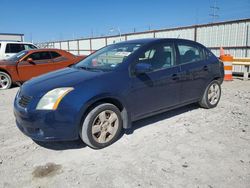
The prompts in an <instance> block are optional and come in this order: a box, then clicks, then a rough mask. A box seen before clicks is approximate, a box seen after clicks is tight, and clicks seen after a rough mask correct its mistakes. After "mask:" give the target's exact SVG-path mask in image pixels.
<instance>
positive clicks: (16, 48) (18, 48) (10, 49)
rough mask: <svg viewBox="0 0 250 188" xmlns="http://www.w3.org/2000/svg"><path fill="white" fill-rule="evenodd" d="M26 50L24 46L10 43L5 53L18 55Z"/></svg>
mask: <svg viewBox="0 0 250 188" xmlns="http://www.w3.org/2000/svg"><path fill="white" fill-rule="evenodd" d="M23 50H24V45H23V44H12V43H9V44H7V45H6V49H5V53H18V52H21V51H23Z"/></svg>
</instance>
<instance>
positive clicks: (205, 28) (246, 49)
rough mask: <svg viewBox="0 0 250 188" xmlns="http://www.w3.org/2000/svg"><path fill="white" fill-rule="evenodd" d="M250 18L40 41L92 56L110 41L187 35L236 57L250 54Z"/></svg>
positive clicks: (211, 47) (184, 36)
mask: <svg viewBox="0 0 250 188" xmlns="http://www.w3.org/2000/svg"><path fill="white" fill-rule="evenodd" d="M249 27H250V18H249V19H241V20H233V21H225V22H218V23H210V24H201V25H192V26H187V27H178V28H167V29H160V30H153V31H145V32H138V33H127V34H122V35H121V36H119V35H116V36H107V37H96V38H86V39H76V40H65V41H54V42H45V43H40V44H38V45H39V46H40V47H52V48H59V49H63V50H67V51H70V52H71V53H73V54H76V55H88V54H90V53H91V52H93V51H95V50H98V49H99V48H101V47H104V46H106V45H108V44H112V43H114V42H119V41H125V40H130V39H139V38H177V37H178V38H183V39H190V40H194V41H197V42H200V43H202V44H203V45H205V46H206V47H208V48H210V49H211V50H212V51H213V52H214V53H215V54H216V55H217V56H218V55H219V49H220V47H223V48H224V49H225V52H226V53H230V54H231V55H233V56H235V57H250V45H249V41H250V31H249V30H250V28H249Z"/></svg>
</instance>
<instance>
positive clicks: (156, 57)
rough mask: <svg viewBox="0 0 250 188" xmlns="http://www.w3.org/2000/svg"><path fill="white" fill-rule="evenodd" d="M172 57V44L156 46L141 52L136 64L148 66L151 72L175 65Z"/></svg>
mask: <svg viewBox="0 0 250 188" xmlns="http://www.w3.org/2000/svg"><path fill="white" fill-rule="evenodd" d="M174 57H175V56H174V48H173V45H172V44H170V43H166V44H158V45H155V46H153V47H151V48H150V49H148V50H146V51H145V52H143V53H142V54H141V55H140V56H139V59H138V61H137V63H146V64H150V65H151V66H152V69H153V70H158V69H164V68H168V67H171V66H173V65H175V62H174Z"/></svg>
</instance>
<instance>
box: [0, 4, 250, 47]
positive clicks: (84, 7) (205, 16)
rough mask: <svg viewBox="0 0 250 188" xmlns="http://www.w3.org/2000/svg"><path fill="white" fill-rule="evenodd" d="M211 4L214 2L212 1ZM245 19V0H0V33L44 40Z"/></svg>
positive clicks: (249, 12)
mask: <svg viewBox="0 0 250 188" xmlns="http://www.w3.org/2000/svg"><path fill="white" fill-rule="evenodd" d="M215 2H217V3H216V5H215ZM211 6H214V7H218V8H219V9H218V10H217V9H216V11H215V14H216V15H218V16H219V17H218V18H217V17H216V19H215V21H227V20H235V19H244V18H250V0H186V1H185V0H123V1H122V0H0V10H1V16H0V33H22V34H24V35H25V36H24V38H25V40H26V41H33V42H45V41H55V40H67V39H75V38H86V37H91V36H107V35H117V34H119V31H120V32H121V33H128V32H134V31H136V32H137V31H147V30H150V29H163V28H170V27H178V26H188V25H194V24H203V23H211V22H213V19H212V17H211V16H209V14H213V11H212V9H211Z"/></svg>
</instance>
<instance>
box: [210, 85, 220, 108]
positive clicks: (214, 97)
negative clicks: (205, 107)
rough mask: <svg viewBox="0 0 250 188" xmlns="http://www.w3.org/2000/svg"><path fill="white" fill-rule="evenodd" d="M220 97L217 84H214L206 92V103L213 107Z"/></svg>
mask: <svg viewBox="0 0 250 188" xmlns="http://www.w3.org/2000/svg"><path fill="white" fill-rule="evenodd" d="M219 97H220V87H219V85H218V84H216V83H214V84H212V85H211V86H210V88H209V90H208V101H209V103H210V104H211V105H215V104H216V103H217V102H218V100H219Z"/></svg>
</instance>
